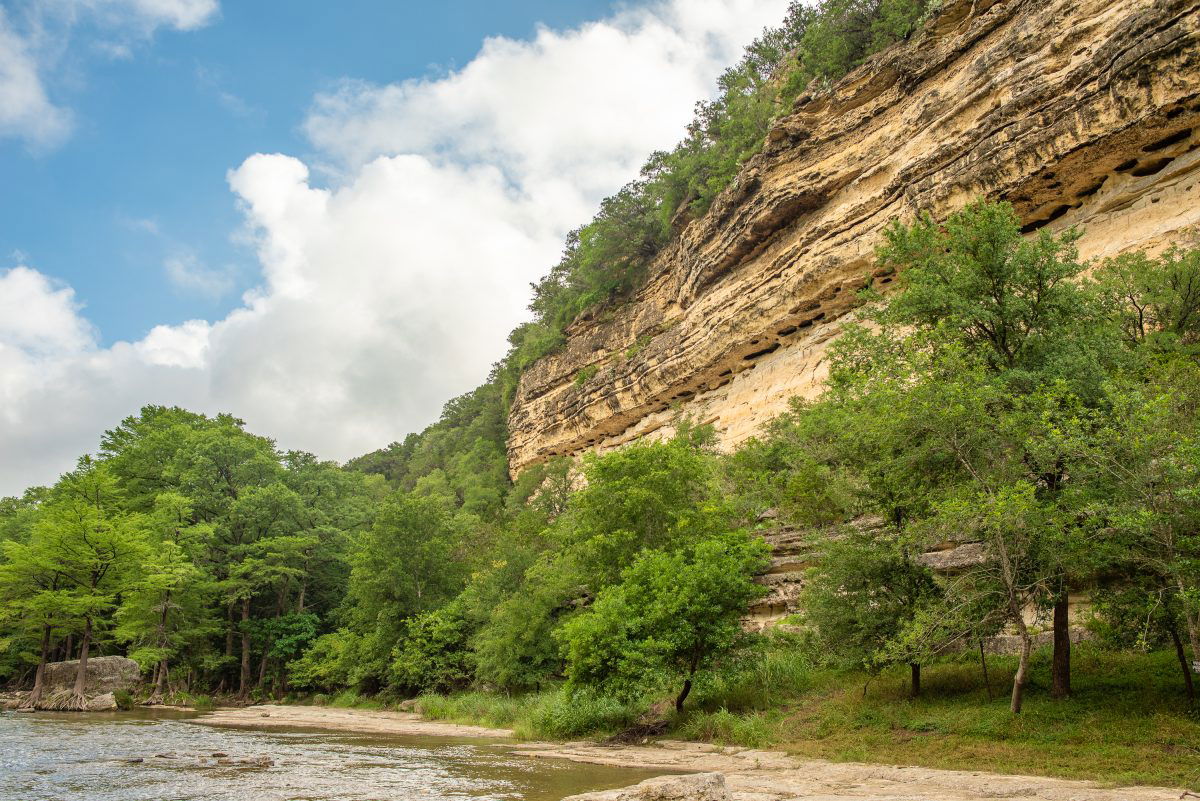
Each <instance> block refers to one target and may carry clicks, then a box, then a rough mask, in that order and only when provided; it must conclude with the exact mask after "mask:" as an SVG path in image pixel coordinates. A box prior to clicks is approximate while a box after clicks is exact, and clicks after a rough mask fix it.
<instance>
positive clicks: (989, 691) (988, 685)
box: [979, 637, 992, 701]
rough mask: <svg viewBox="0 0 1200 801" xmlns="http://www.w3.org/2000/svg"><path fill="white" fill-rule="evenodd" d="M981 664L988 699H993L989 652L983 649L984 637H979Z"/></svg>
mask: <svg viewBox="0 0 1200 801" xmlns="http://www.w3.org/2000/svg"><path fill="white" fill-rule="evenodd" d="M979 666H980V667H981V668H983V686H984V687H986V688H987V694H988V700H989V701H990V700H992V680H991V678H989V677H988V669H987V654H986V653H984V651H983V638H982V637H980V638H979Z"/></svg>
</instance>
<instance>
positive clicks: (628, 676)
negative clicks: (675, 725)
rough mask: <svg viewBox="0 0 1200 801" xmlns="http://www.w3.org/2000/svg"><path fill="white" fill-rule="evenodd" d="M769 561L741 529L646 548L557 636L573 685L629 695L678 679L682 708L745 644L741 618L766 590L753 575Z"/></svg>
mask: <svg viewBox="0 0 1200 801" xmlns="http://www.w3.org/2000/svg"><path fill="white" fill-rule="evenodd" d="M767 561H768V560H767V548H766V544H765V543H764V542H763V541H762V540H761V539H759V538H755V537H750V536H748V535H746V534H744V533H741V532H738V533H734V534H730V535H726V536H722V537H709V538H706V539H703V540H700V541H698V542H695V543H692V544H690V545H688V546H687V547H685V548H683V549H682V550H679V551H675V552H666V551H656V550H648V551H644V552H643V553H641V554H640V555H639V556H638V557H637V558H636V559H635V560H634V562H633V563H632V564H631V565H630V566H629V567H628V568H627V569H626V570H625V571H624V572H623V574H622V576H621V582H620V583H619V584H615V585H612V586H610V587H607V588H605V589H604V590H602V591H601V592H600V594H599V595H598V596H597V598H596V602H595V603H594V604H593V605H592V606H591V607H590V608H589V609H588V610H587V611H585V612H582V613H580V614H579V615H577V616H575V617H573V618H571V619H570V620H568V621H567V622H566V623H565V624H564V625H563V626H562V627H561V628H560V629H559V630H558V631H557V632H556V633H555V638H556V639H557V640H558V641H559V642H560V643H561V644H562V645H563V647H564V649H565V650H566V653H567V678H568V682H569V686H570V687H573V688H584V687H590V688H597V689H600V690H603V691H605V692H609V693H612V694H615V695H618V696H630V695H634V694H636V693H638V692H640V691H643V690H645V689H648V687H647V683H648V680H649V681H650V682H653V680H654V679H659V680H663V681H669V682H680V683H681V685H680V684H676V686H680V689H679V692H678V695H676V697H675V709H676V710H677V711H682V709H683V704H684V702H685V701H686V700H687V697H688V694H689V693H690V692H691V689H692V685H693V683H694V681H695V680H696V679H697V677H698V676H700V675H702V674H703V672H704V671H706V670H708V669H710V668H711V667H712V666H713V665H714V663H715V662H716V661H717V660H719V659H720V658H722V657H725V656H727V655H729V654H730V653H731V652H732V651H734V650H735V649H736V647H737V646H738V645H739V644H741V643H743V642H744V641H745V640H746V637H747V635H746V634H745V632H744V631H743V629H742V627H741V618H742V616H743V615H744V614H745V613H746V608H747V606H748V604H749V603H750V601H752V600H754V599H755V598H757V597H760V596H761V595H762V594H763V593H764V592H765V590H764V589H763V587H761V586H760V585H758V584H756V583H755V582H754V576H755V574H756V573H758V572H759V571H761V570H762V569H763V568H764V567H765V566H766V563H767Z"/></svg>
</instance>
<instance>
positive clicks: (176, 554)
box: [114, 492, 218, 702]
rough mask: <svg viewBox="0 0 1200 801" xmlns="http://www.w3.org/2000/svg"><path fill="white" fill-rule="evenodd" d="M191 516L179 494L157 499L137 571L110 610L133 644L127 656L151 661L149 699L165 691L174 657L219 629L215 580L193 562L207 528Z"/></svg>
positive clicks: (144, 663) (158, 697)
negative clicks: (214, 602)
mask: <svg viewBox="0 0 1200 801" xmlns="http://www.w3.org/2000/svg"><path fill="white" fill-rule="evenodd" d="M191 521H192V510H191V505H190V504H189V503H188V500H187V499H186V498H184V497H183V496H181V495H178V494H177V493H171V492H164V493H162V494H160V495H159V496H158V497H157V498H156V501H155V508H154V511H153V513H152V514H151V516H150V519H149V521H148V523H149V527H150V529H151V533H150V538H149V547H148V549H147V553H146V556H145V558H144V561H143V563H142V566H141V571H140V575H139V576H138V577H137V579H136V580H134V581H133V582H131V583H130V584H129V585H128V587H127V588H126V590H125V592H124V593H123V596H124V597H123V600H122V603H121V606H120V608H119V609H118V610H117V611H116V612H115V614H114V619H115V620H116V622H117V626H116V628H115V630H114V634H115V635H116V637H117V639H118V640H121V641H123V642H126V643H128V644H129V645H130V646H132V649H133V650H132V651H131V652H130V657H131V658H133V659H135V660H137V661H138V663H139V664H141V665H142V666H143V667H145V666H147V665H153V666H154V677H153V685H154V692H153V695H152V696H151V702H154V701H161V700H162V698H163V696H165V695H166V694H167V690H168V686H167V679H168V675H169V671H170V666H171V662H172V660H174V659H177V658H179V657H180V656H181V655H182V654H183V652H184V650H185V649H186V648H188V647H201V646H200V643H202V642H203V641H204V640H205V639H206V638H207V637H209V636H210V635H212V634H213V633H215V632H216V631H217V630H218V628H217V624H216V621H215V620H213V616H212V611H211V608H210V606H209V602H210V600H211V596H212V595H213V592H214V590H215V586H214V583H213V581H212V579H211V577H210V576H208V575H207V574H206V573H205V572H204V571H203V570H202V569H201V568H200V567H198V566H197V565H196V563H195V562H194V561H193V559H194V556H195V555H196V554H197V553H198V552H199V551H200V549H201V548H202V547H203V543H204V541H205V539H207V536H208V534H209V531H208V528H209V527H208V526H207V525H203V524H201V525H195V524H193V523H192V522H191Z"/></svg>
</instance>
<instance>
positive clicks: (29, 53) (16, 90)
mask: <svg viewBox="0 0 1200 801" xmlns="http://www.w3.org/2000/svg"><path fill="white" fill-rule="evenodd" d="M18 9H19V11H20V12H21V13H20V14H18V15H15V16H16V18H14V15H12V14H9V13H8V12H7V11H6V10H5V8H4V6H0V139H4V138H15V139H21V140H24V141H25V143H26V144H27V145H28V146H29V147H30V149H31V150H33V151H46V150H50V149H53V148H54V147H56V146H58V145H60V144H61V143H62V142H63V141H64V140H65V139H66V138H67V137H68V136H69V135H70V132H71V128H72V117H71V112H70V110H69V109H67V108H65V107H63V106H62V105H60V104H57V103H54V102H52V101H51V99H50V93H49V91H48V90H47V88H46V84H47V73H52V72H53V70H54V67H55V65H56V64H57V63H58V61H59V60H60V59H61V58H62V56H63V54H64V53H65V52H67V51H68V50H69V49H70V48H71V45H72V39H73V33H72V32H73V29H74V28H75V27H76V25H77V24H78V23H79V22H80V21H81V20H83V19H90V20H93V21H94V22H95V23H96V24H97V25H98V26H99V28H100V30H101V31H103V35H104V36H106V37H110V38H107V39H102V40H99V41H96V42H94V46H95V48H96V50H97V51H99V52H103V53H106V54H107V55H108V56H109V57H110V58H128V57H130V56H131V55H132V50H131V47H130V45H131V42H133V41H135V40H138V39H145V38H148V37H150V36H153V35H154V32H155V31H156V30H157V29H159V28H163V27H166V28H172V29H174V30H180V31H188V30H194V29H196V28H200V27H203V26H204V25H207V24H209V23H210V22H212V21H213V20H214V19H216V17H217V15H218V13H219V11H220V6H219V4H218V2H217V0H28V2H26V3H24V4H21V5H20V6H18ZM18 22H19V23H20V24H19V25H18Z"/></svg>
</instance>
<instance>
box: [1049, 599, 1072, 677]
mask: <svg viewBox="0 0 1200 801" xmlns="http://www.w3.org/2000/svg"><path fill="white" fill-rule="evenodd" d="M1070 615H1071V608H1070V606H1069V605H1068V600H1067V593H1066V592H1065V591H1064V592H1063V593H1062V594H1061V595H1059V597H1058V599H1057V600H1055V602H1054V657H1053V659H1052V661H1051V663H1050V673H1051V687H1050V697H1051V698H1067V697H1068V696H1070V695H1071V628H1070V623H1071V620H1070Z"/></svg>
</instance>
